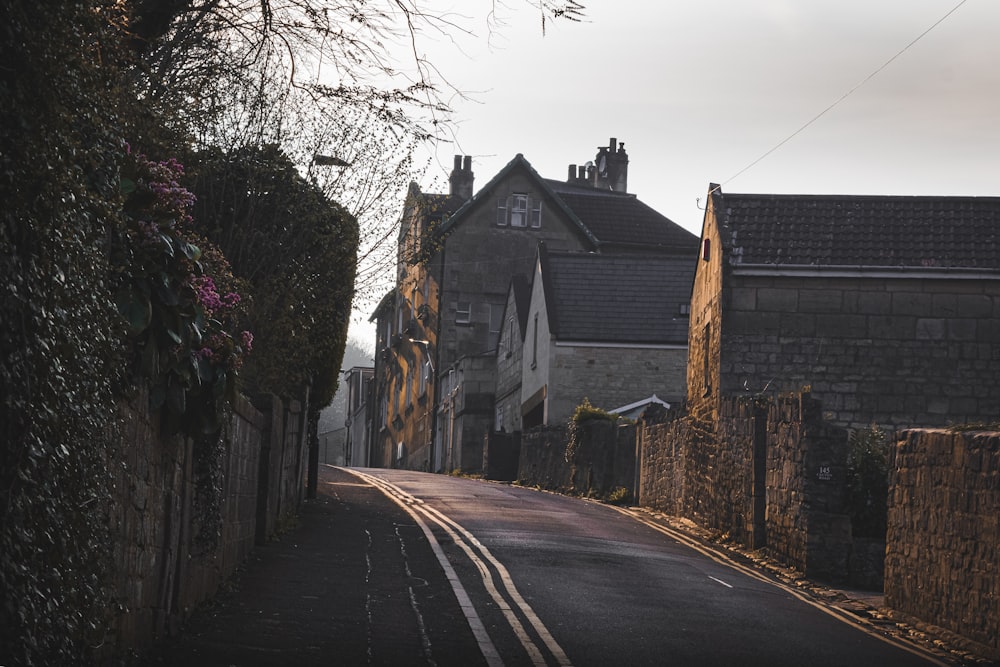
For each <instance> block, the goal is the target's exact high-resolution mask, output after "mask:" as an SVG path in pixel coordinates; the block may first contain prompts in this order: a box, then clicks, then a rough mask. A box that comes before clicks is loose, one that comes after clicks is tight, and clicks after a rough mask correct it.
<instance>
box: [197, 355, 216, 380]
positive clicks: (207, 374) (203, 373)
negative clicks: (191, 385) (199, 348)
mask: <svg viewBox="0 0 1000 667" xmlns="http://www.w3.org/2000/svg"><path fill="white" fill-rule="evenodd" d="M212 375H213V371H212V364H210V363H208V359H202V358H201V357H198V378H199V379H200V380H201V383H202V384H208V383H209V382H210V381H211V380H212Z"/></svg>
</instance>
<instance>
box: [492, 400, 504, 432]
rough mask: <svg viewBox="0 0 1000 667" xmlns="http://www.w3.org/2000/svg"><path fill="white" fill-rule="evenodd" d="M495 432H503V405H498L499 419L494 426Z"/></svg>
mask: <svg viewBox="0 0 1000 667" xmlns="http://www.w3.org/2000/svg"><path fill="white" fill-rule="evenodd" d="M493 430H494V431H502V430H503V406H502V405H498V406H497V419H496V423H495V424H494V425H493Z"/></svg>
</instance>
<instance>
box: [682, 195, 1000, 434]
mask: <svg viewBox="0 0 1000 667" xmlns="http://www.w3.org/2000/svg"><path fill="white" fill-rule="evenodd" d="M689 345H690V363H689V366H688V400H687V404H688V410H689V411H691V412H692V413H693V414H696V415H700V416H701V417H704V418H708V419H713V420H714V416H715V415H716V414H717V412H718V405H719V399H720V397H721V396H723V395H754V394H758V393H762V392H781V391H793V390H795V391H797V390H802V389H803V388H808V391H809V392H811V394H812V396H814V397H815V398H818V399H820V400H821V401H822V405H823V410H824V417H825V418H826V419H827V420H828V421H830V422H831V423H833V424H834V425H837V426H841V427H847V428H857V427H865V426H868V425H871V424H878V425H880V426H882V427H888V428H899V427H903V426H911V425H922V426H937V425H946V424H949V423H963V422H977V421H988V420H994V419H996V418H997V415H1000V382H997V378H998V377H1000V198H996V197H899V196H832V195H829V196H828V195H818V196H800V195H767V194H764V195H757V194H726V193H723V192H722V190H721V188H719V187H718V186H716V185H712V186H710V190H709V197H708V206H707V209H706V211H705V218H704V226H703V231H702V236H701V250H700V252H699V259H698V262H697V269H696V273H695V280H694V289H693V292H692V300H691V328H690V333H689Z"/></svg>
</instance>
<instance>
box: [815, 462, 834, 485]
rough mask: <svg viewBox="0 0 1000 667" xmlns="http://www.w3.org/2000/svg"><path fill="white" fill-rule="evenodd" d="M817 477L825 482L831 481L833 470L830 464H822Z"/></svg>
mask: <svg viewBox="0 0 1000 667" xmlns="http://www.w3.org/2000/svg"><path fill="white" fill-rule="evenodd" d="M816 477H817V478H819V479H820V480H821V481H823V482H829V481H830V480H832V479H833V471H832V470H831V469H830V466H820V467H819V474H818V475H816Z"/></svg>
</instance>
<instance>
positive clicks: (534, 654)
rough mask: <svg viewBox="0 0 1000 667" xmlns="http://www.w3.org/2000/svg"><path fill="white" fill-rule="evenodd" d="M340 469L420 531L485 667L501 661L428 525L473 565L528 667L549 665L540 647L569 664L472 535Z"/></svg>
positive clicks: (382, 483) (382, 485)
mask: <svg viewBox="0 0 1000 667" xmlns="http://www.w3.org/2000/svg"><path fill="white" fill-rule="evenodd" d="M344 470H345V471H346V472H349V473H351V474H352V475H355V476H357V477H359V478H361V479H362V480H364V481H365V482H368V483H369V484H371V485H372V486H374V487H376V488H378V489H380V490H381V491H382V492H383V493H384V494H385V495H386V496H388V497H389V498H390V499H392V500H393V501H394V502H395V503H396V504H397V505H399V506H400V507H402V508H403V510H405V511H406V512H407V513H408V514H409V515H410V516H411V517H412V518H413V520H414V521H415V522H416V523H417V525H418V526H420V529H421V530H422V531H423V532H424V535H425V536H426V537H427V541H428V542H429V543H430V545H431V550H432V551H433V552H434V555H435V556H436V557H437V559H438V562H439V563H440V564H441V567H442V568H443V569H444V572H445V576H446V577H447V578H448V582H449V583H450V584H451V587H452V590H453V591H454V592H455V596H456V597H457V598H458V602H459V605H460V606H461V608H462V612H463V613H464V614H465V618H466V620H468V622H469V627H470V628H471V629H472V633H473V635H474V636H475V638H476V641H477V642H478V643H479V648H480V651H482V654H483V657H484V658H486V662H487V663H488V664H489V665H490V667H500V666H502V665H503V664H504V663H503V659H502V658H501V657H500V654H499V652H498V651H497V649H496V646H495V645H494V644H493V641H492V639H490V636H489V634H488V633H487V632H486V627H485V626H484V625H483V622H482V620H481V619H480V618H479V614H478V612H477V611H476V609H475V607H474V606H473V604H472V601H471V599H470V598H469V595H468V593H467V592H466V590H465V587H464V586H463V585H462V582H461V581H460V580H459V578H458V575H457V574H456V573H455V569H454V568H453V567H452V565H451V563H450V562H449V561H448V557H447V556H445V553H444V550H443V549H442V548H441V545H440V543H439V542H438V541H437V538H436V537H435V536H434V532H433V531H432V530H431V528H430V526H429V525H428V523H431V524H433V525H435V526H437V527H438V528H439V529H440V530H442V531H443V532H444V533H445V534H446V535H447V536H448V537H449V538H451V539H452V541H454V543H455V544H456V545H457V546H458V547H459V548H461V549H462V551H463V552H464V553H465V555H466V557H467V558H468V559H469V560H470V561H471V562H472V563H473V564H474V565H475V566H476V569H477V570H478V571H479V576H480V578H481V579H482V583H483V586H484V587H485V588H486V592H487V593H489V596H490V597H491V598H492V599H493V602H494V603H496V605H497V607H498V608H499V610H500V611H501V613H502V614H503V616H504V618H505V619H506V620H507V623H508V624H509V625H510V627H511V630H513V632H514V635H515V636H516V637H517V639H518V641H519V642H520V643H521V646H522V647H523V648H524V650H525V652H527V654H528V656H529V658H530V659H531V663H532V664H533V665H537V666H539V667H542V666H544V665H548V664H549V663H548V662H547V661H546V658H545V655H544V653H543V647H544V649H545V650H546V651H547V652H548V654H549V655H550V656H551V657H552V659H553V660H554V661H555V664H556V665H559V666H560V667H570V666H571V665H572V663H570V661H569V658H568V657H566V653H565V652H564V651H563V649H562V647H561V646H559V643H558V642H556V640H555V639H554V638H553V637H552V634H551V633H550V632H549V630H548V628H546V627H545V624H544V623H542V621H541V619H539V618H538V615H537V614H536V613H535V611H534V610H533V609H532V608H531V605H529V604H528V603H527V601H525V599H524V598H523V597H522V596H521V594H520V592H518V590H517V587H516V586H515V585H514V581H513V579H512V578H511V576H510V572H508V571H507V568H506V567H504V565H503V563H501V562H500V561H499V560H497V559H496V557H494V556H493V554H492V553H490V550H489V549H487V548H486V546H485V545H484V544H482V543H481V542H480V541H479V540H478V539H476V537H475V536H474V535H473V534H472V533H470V532H469V531H468V530H466V529H465V528H463V527H462V526H461V525H459V524H458V523H457V522H455V521H454V520H452V519H451V518H450V517H448V516H446V515H444V514H442V513H441V512H440V511H438V510H436V509H435V508H433V507H430V506H429V505H427V504H426V503H425V502H424V501H423V500H421V499H419V498H417V497H416V496H413V495H411V494H409V493H407V492H406V491H404V490H403V489H401V488H399V487H398V486H396V485H395V484H392V483H390V482H387V481H386V480H384V479H382V478H380V477H376V476H375V475H370V474H367V473H363V472H360V471H358V470H351V469H346V468H345V469H344ZM522 617H523V618H524V620H525V622H527V624H528V625H529V626H530V627H531V629H532V630H534V633H535V635H536V636H537V637H538V639H539V640H540V641H541V645H539V643H538V642H536V640H535V639H534V638H532V636H531V635H530V634H529V632H528V630H527V629H526V628H525V626H524V623H522V622H521V618H522Z"/></svg>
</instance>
